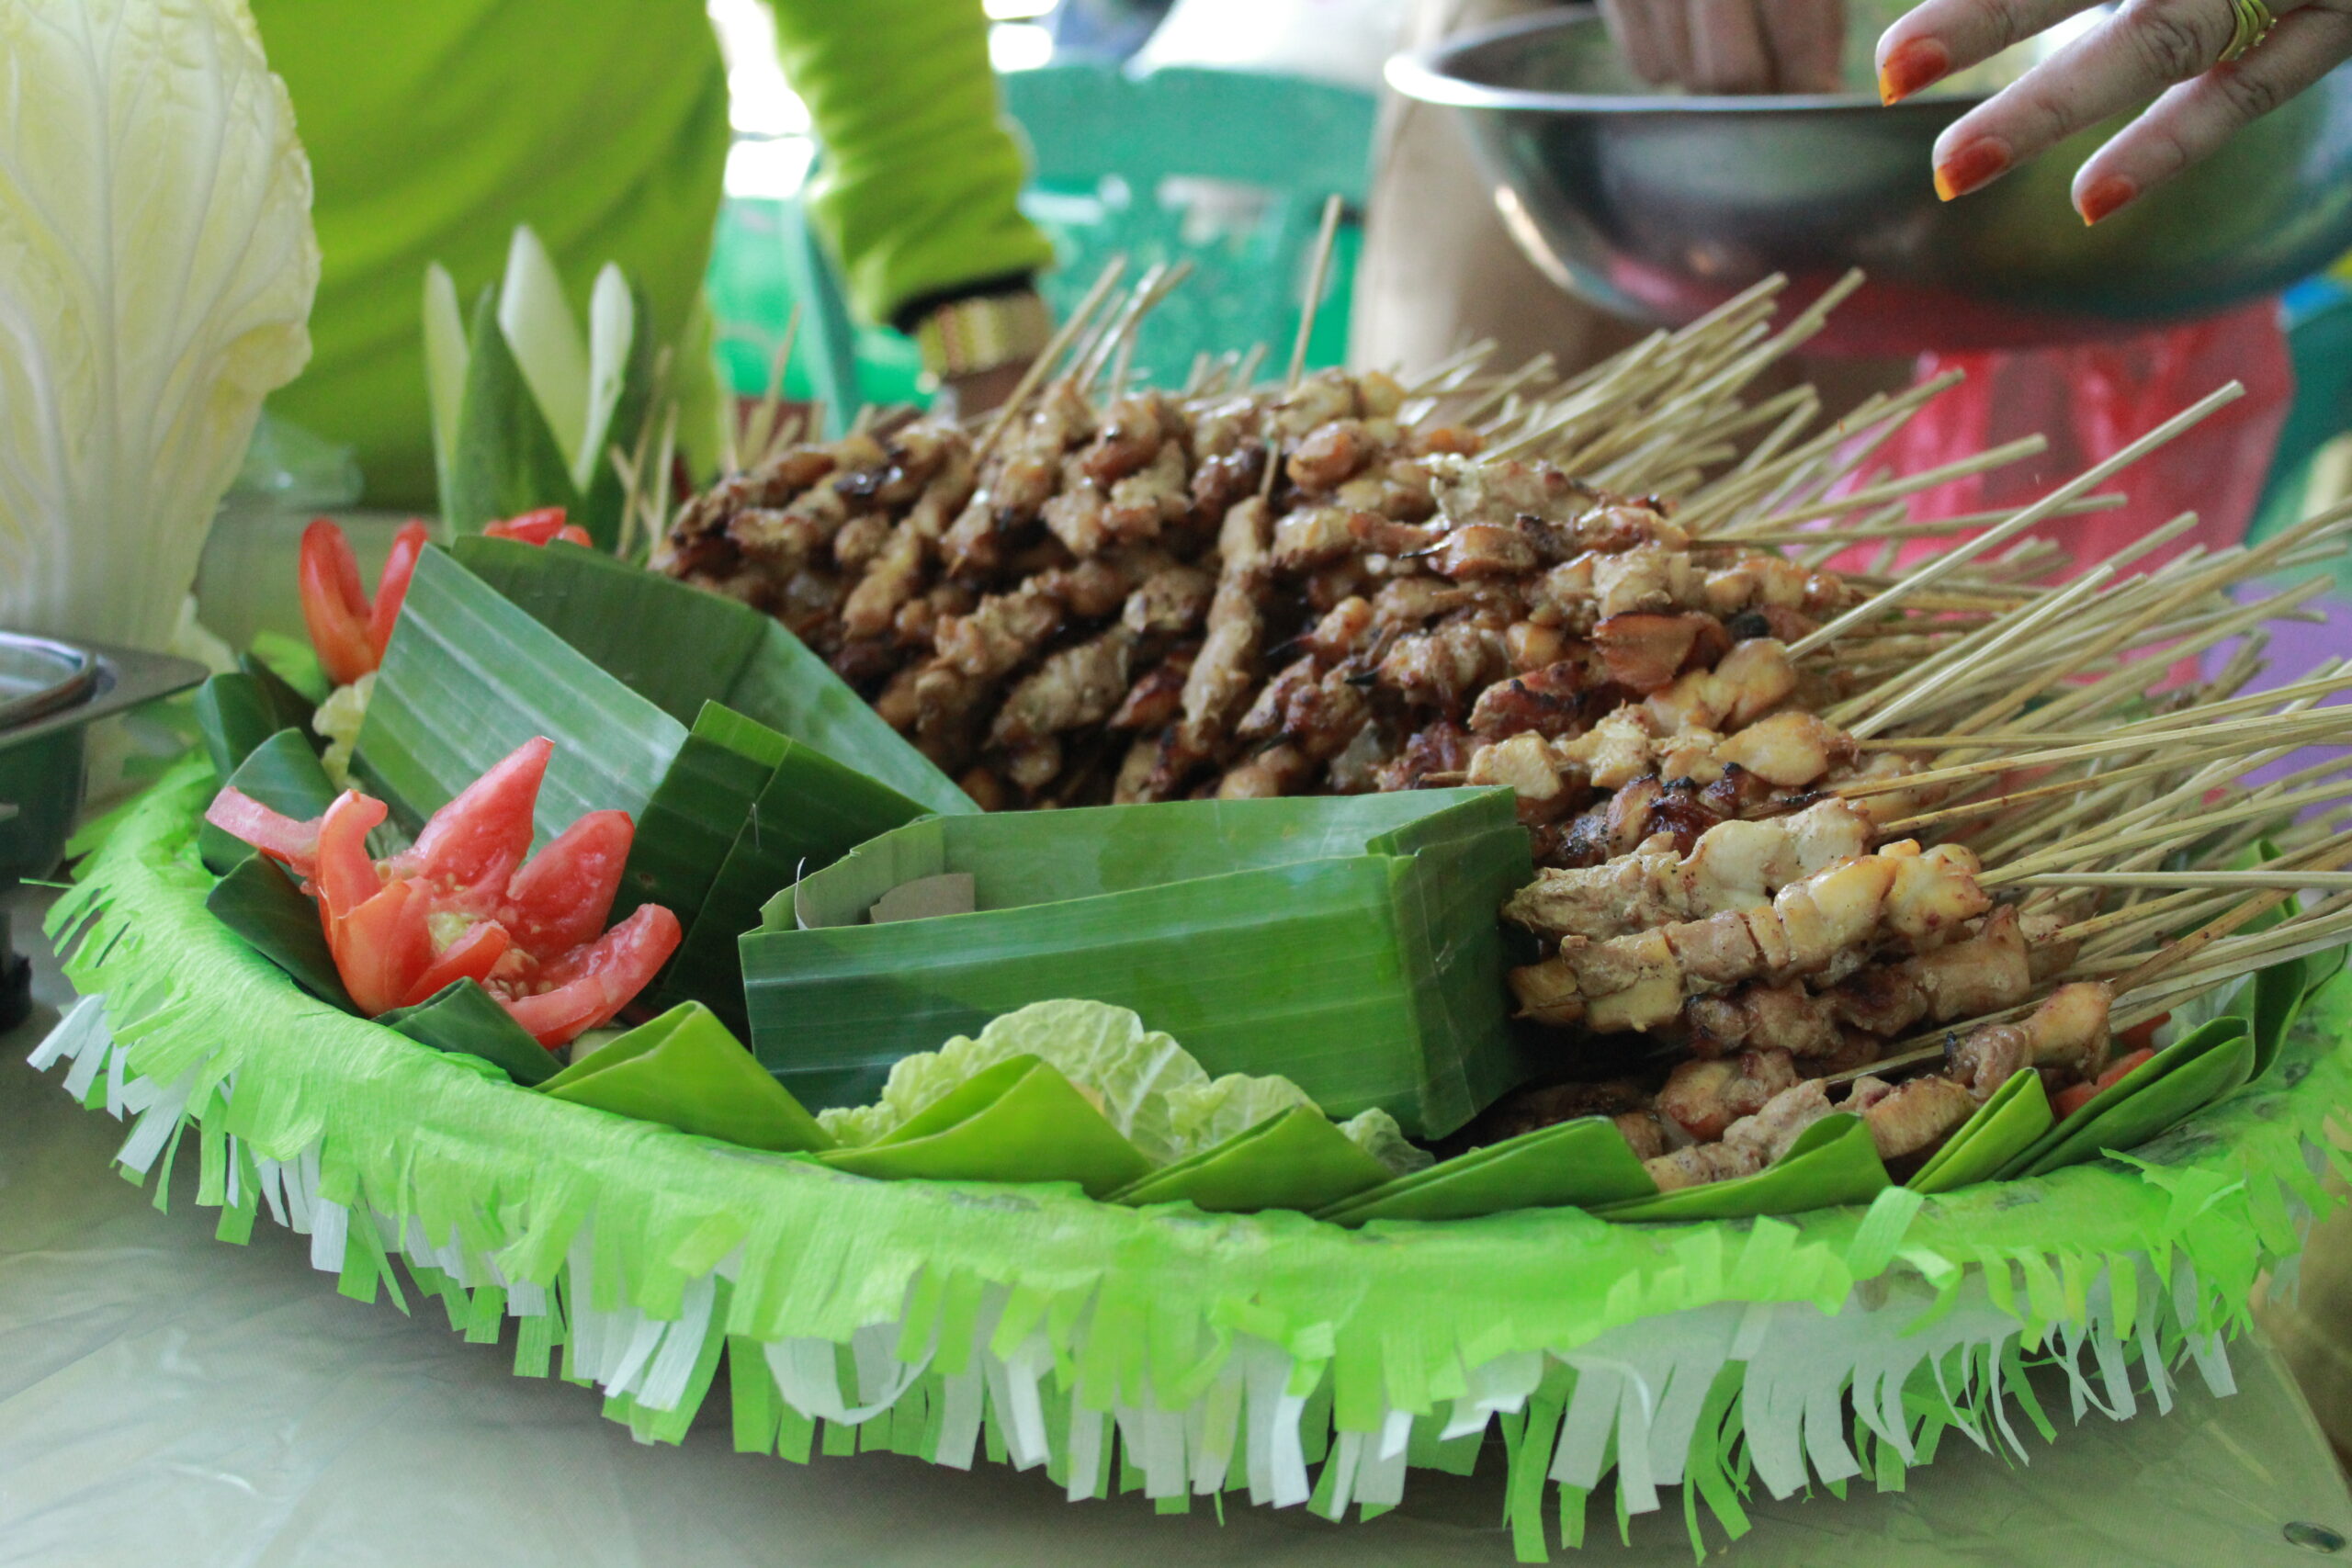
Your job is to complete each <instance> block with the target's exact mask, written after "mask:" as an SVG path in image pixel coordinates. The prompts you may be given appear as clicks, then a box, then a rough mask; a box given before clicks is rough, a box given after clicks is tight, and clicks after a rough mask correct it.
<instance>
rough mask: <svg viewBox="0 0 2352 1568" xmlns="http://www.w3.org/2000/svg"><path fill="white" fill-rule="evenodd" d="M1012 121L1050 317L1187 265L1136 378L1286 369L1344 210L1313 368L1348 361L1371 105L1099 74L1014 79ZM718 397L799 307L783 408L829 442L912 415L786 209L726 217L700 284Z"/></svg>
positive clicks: (1232, 85)
mask: <svg viewBox="0 0 2352 1568" xmlns="http://www.w3.org/2000/svg"><path fill="white" fill-rule="evenodd" d="M999 80H1000V81H1001V83H1002V85H1003V90H1004V98H1005V107H1006V109H1007V111H1008V113H1009V114H1010V115H1011V117H1012V119H1013V121H1014V122H1015V123H1016V124H1017V125H1018V126H1019V128H1020V129H1021V130H1022V132H1023V134H1024V135H1025V136H1026V138H1027V140H1028V141H1029V144H1030V147H1031V149H1032V156H1033V158H1034V160H1035V175H1034V177H1033V180H1032V183H1031V186H1030V187H1029V189H1028V190H1027V191H1026V192H1025V193H1024V194H1023V198H1022V205H1023V209H1024V210H1026V211H1027V212H1028V213H1029V214H1030V216H1031V218H1032V219H1033V220H1035V221H1036V222H1037V224H1038V225H1039V227H1041V228H1043V229H1044V230H1045V231H1046V233H1047V234H1048V235H1049V236H1050V237H1051V238H1052V239H1053V242H1054V248H1055V253H1056V257H1057V265H1056V266H1055V268H1054V270H1053V271H1052V272H1051V273H1049V274H1048V275H1047V276H1046V279H1045V282H1044V288H1045V293H1046V299H1048V300H1049V301H1050V302H1051V303H1052V305H1053V307H1054V310H1055V311H1056V313H1057V315H1063V314H1066V313H1067V312H1068V311H1069V310H1070V309H1071V308H1072V307H1074V306H1075V305H1076V304H1077V303H1078V301H1079V300H1080V299H1081V298H1083V297H1084V295H1085V293H1086V290H1087V289H1088V288H1091V286H1092V285H1093V282H1094V279H1095V277H1096V276H1097V275H1098V274H1099V273H1100V272H1101V271H1102V269H1103V266H1104V265H1106V264H1107V263H1108V262H1109V260H1110V258H1111V257H1112V256H1113V255H1114V254H1121V253H1124V254H1125V255H1126V256H1127V257H1128V263H1129V269H1128V273H1127V277H1128V279H1129V280H1130V281H1133V280H1134V279H1136V278H1138V277H1140V276H1142V275H1143V273H1144V272H1145V271H1146V270H1147V269H1148V268H1149V267H1151V266H1153V265H1159V264H1173V263H1175V262H1177V261H1179V260H1186V261H1190V262H1191V263H1192V264H1193V276H1192V277H1191V278H1190V280H1189V281H1187V282H1186V283H1185V284H1184V286H1183V287H1182V288H1179V289H1177V290H1176V291H1175V292H1174V294H1172V295H1171V296H1170V298H1169V299H1166V300H1165V301H1164V302H1162V303H1161V305H1160V306H1159V308H1158V309H1157V310H1154V311H1153V312H1152V313H1151V315H1150V316H1149V317H1148V318H1147V319H1146V320H1145V322H1144V324H1143V326H1142V328H1141V329H1140V330H1139V331H1138V333H1136V354H1135V360H1134V364H1135V368H1136V372H1137V373H1138V374H1145V373H1148V374H1149V375H1151V377H1152V378H1154V379H1156V380H1159V381H1161V382H1163V383H1165V382H1169V381H1178V380H1182V378H1183V377H1184V376H1185V374H1186V373H1187V372H1188V370H1189V369H1190V368H1191V366H1192V363H1193V357H1194V355H1198V354H1204V353H1205V354H1211V355H1216V354H1222V353H1225V352H1226V351H1227V350H1238V351H1247V350H1248V349H1249V348H1250V345H1252V344H1265V345H1266V351H1267V354H1268V355H1269V362H1270V363H1271V364H1272V365H1274V366H1277V367H1279V366H1281V365H1282V364H1283V363H1284V362H1285V361H1286V360H1287V357H1288V355H1289V353H1290V346H1291V342H1292V340H1293V338H1294V337H1295V335H1296V334H1297V331H1298V314H1299V308H1300V305H1301V304H1302V303H1303V301H1304V300H1305V299H1306V283H1307V273H1308V271H1309V267H1310V264H1311V259H1312V254H1313V251H1314V245H1315V236H1316V231H1317V227H1318V225H1319V224H1320V222H1321V220H1322V209H1323V204H1324V202H1325V200H1326V199H1327V198H1328V197H1330V196H1332V195H1334V194H1337V195H1338V196H1339V197H1341V199H1342V200H1343V201H1345V202H1346V203H1347V204H1348V208H1349V214H1348V216H1347V217H1346V218H1344V219H1343V220H1342V222H1341V225H1340V233H1339V238H1338V240H1337V242H1336V243H1335V245H1334V248H1333V254H1332V265H1331V268H1330V272H1329V276H1328V277H1327V278H1326V281H1325V285H1324V291H1323V302H1322V306H1321V309H1320V310H1318V311H1317V315H1316V319H1315V331H1314V334H1313V336H1312V338H1311V339H1310V340H1309V342H1308V345H1307V356H1306V357H1307V364H1308V365H1309V367H1319V366H1325V365H1336V364H1339V363H1340V361H1341V360H1342V359H1344V358H1345V357H1346V355H1347V334H1348V310H1349V300H1350V296H1351V280H1352V278H1353V276H1354V270H1355V258H1356V254H1357V252H1358V249H1359V247H1360V243H1361V238H1362V236H1361V230H1360V227H1359V219H1358V216H1357V215H1358V214H1360V212H1361V210H1362V208H1363V200H1364V196H1365V193H1366V190H1367V187H1368V186H1369V184H1370V179H1371V165H1372V141H1373V124H1374V118H1375V115H1376V106H1375V104H1374V99H1373V98H1372V96H1371V95H1369V94H1366V93H1360V92H1356V91H1353V90H1351V89H1349V88H1344V87H1334V86H1329V85H1324V84H1322V83H1319V82H1310V81H1306V80H1302V79H1300V78H1296V77H1290V76H1278V75H1272V74H1266V73H1247V72H1235V71H1207V70H1196V69H1193V68H1189V67H1170V68H1168V69H1165V70H1161V71H1157V72H1152V73H1148V74H1141V75H1128V74H1125V73H1122V72H1120V71H1119V70H1117V69H1116V68H1115V67H1112V66H1109V65H1104V64H1100V63H1092V62H1089V63H1081V64H1068V65H1049V66H1044V67H1041V68H1039V69H1037V70H1034V71H1018V72H1012V73H1007V74H1005V75H1003V76H1001V77H1000V78H999ZM705 288H706V291H707V296H708V299H709V300H710V306H711V311H712V315H713V317H714V318H715V320H716V322H717V325H718V339H719V342H718V348H719V356H720V361H721V364H722V366H723V367H724V371H725V376H726V380H727V382H728V384H729V387H730V388H731V389H733V390H734V391H735V392H737V393H738V394H740V395H742V396H746V397H752V396H757V395H758V394H760V393H761V392H763V391H764V390H765V389H766V387H767V381H768V376H769V367H770V362H771V361H772V359H773V357H774V355H775V348H776V345H777V344H778V343H780V342H781V341H782V339H783V334H784V329H785V323H786V321H787V320H788V319H789V318H790V315H791V310H792V304H793V301H795V300H798V301H800V302H801V307H802V308H801V321H800V336H799V340H798V342H797V344H796V345H795V347H794V349H793V354H792V361H791V364H790V365H789V366H788V367H787V368H786V377H785V390H786V395H787V396H790V397H793V398H799V399H809V398H813V399H815V400H818V401H820V402H821V403H823V404H824V406H825V408H826V411H827V421H828V423H829V424H830V425H831V427H832V428H833V429H834V430H835V431H838V430H839V429H840V428H841V425H842V421H843V420H844V419H845V418H846V417H847V415H848V414H849V413H850V412H854V411H855V409H856V408H857V407H858V405H859V404H861V403H865V402H876V403H888V402H913V401H920V400H922V392H921V389H920V382H919V376H920V365H919V361H918V360H917V358H916V355H915V351H914V345H913V344H910V343H909V342H908V341H907V340H906V339H905V338H904V337H901V336H900V335H899V334H898V333H893V332H890V331H889V330H888V329H887V328H879V327H862V326H859V325H858V324H856V323H855V322H854V321H852V320H851V317H850V314H849V310H848V307H847V306H846V304H845V303H844V302H843V299H842V288H841V285H840V281H839V275H838V273H837V272H836V270H835V268H834V266H833V264H832V261H831V257H830V256H828V255H827V254H826V253H825V251H824V248H823V246H822V245H821V244H820V243H819V241H818V239H817V237H816V234H815V233H814V231H812V230H811V229H810V228H809V223H808V221H807V218H806V215H805V212H804V211H803V209H802V208H801V205H800V203H799V201H798V200H797V197H796V198H786V199H784V200H781V201H779V200H775V199H772V198H760V199H752V198H742V197H733V198H729V200H728V201H727V202H726V204H725V205H724V206H723V207H722V208H721V209H720V212H719V221H718V237H717V240H716V242H715V243H714V244H713V247H712V254H711V263H710V269H709V271H708V273H707V276H706V279H705Z"/></svg>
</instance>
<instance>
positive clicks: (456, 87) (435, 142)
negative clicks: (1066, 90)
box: [254, 0, 1052, 508]
mask: <svg viewBox="0 0 2352 1568" xmlns="http://www.w3.org/2000/svg"><path fill="white" fill-rule="evenodd" d="M771 3H772V5H773V6H774V8H775V16H776V27H777V33H778V37H779V40H780V49H781V52H782V54H783V57H784V65H785V70H786V75H787V76H788V78H789V80H790V81H791V83H792V85H793V86H794V88H795V90H796V91H797V92H798V93H799V94H800V95H801V96H802V97H803V98H804V99H805V100H806V101H807V102H808V105H809V114H810V118H812V120H813V121H814V124H815V128H816V131H817V135H818V137H819V139H820V141H821V142H822V143H823V146H824V169H823V175H822V177H821V178H820V180H819V181H818V183H817V185H816V186H815V189H814V192H813V194H812V196H811V198H810V202H809V208H810V212H811V215H812V217H813V219H814V220H815V221H816V223H817V224H818V226H819V228H820V231H821V232H822V233H823V234H824V236H825V237H826V239H827V240H829V241H830V242H831V245H832V248H833V250H834V253H835V254H836V255H837V256H838V257H839V259H840V263H841V266H842V273H843V276H844V277H845V278H846V280H847V284H848V291H849V295H850V299H851V301H852V303H853V304H854V307H855V308H856V309H857V310H858V311H859V312H860V313H861V314H863V315H865V316H866V317H867V318H869V319H871V320H875V321H890V322H892V323H893V324H894V325H897V326H899V328H900V329H901V330H905V331H909V332H910V333H912V335H913V336H914V337H915V339H916V341H917V342H918V344H920V345H921V346H922V349H923V353H924V359H925V363H926V365H927V366H928V367H930V368H931V369H933V371H934V372H935V373H937V374H938V375H940V377H941V378H942V380H943V382H944V385H945V387H946V388H947V389H949V390H950V391H951V392H952V393H954V394H956V396H957V397H958V398H959V399H960V400H961V401H962V403H963V406H964V407H965V408H967V410H968V409H970V408H974V407H986V406H989V405H990V404H992V403H993V402H995V401H998V400H1001V399H1002V398H1003V396H1004V395H1005V394H1006V393H1007V392H1009V391H1010V389H1011V387H1012V382H1013V381H1014V380H1016V379H1017V378H1018V377H1019V373H1020V370H1021V368H1022V367H1023V366H1024V365H1025V364H1026V362H1027V361H1028V360H1029V359H1030V358H1032V357H1034V356H1035V354H1036V352H1037V351H1038V349H1039V348H1041V347H1042V346H1043V345H1044V344H1045V341H1046V336H1047V333H1048V329H1049V325H1050V323H1049V322H1048V321H1047V318H1046V308H1045V305H1044V302H1043V301H1042V300H1041V299H1039V298H1038V297H1037V295H1036V293H1035V289H1034V288H1033V287H1032V279H1033V277H1034V276H1035V273H1036V272H1037V271H1038V269H1040V268H1041V267H1043V266H1044V265H1046V264H1047V263H1048V262H1049V261H1050V260H1051V259H1052V250H1051V247H1050V246H1049V244H1048V243H1047V242H1046V239H1045V237H1044V236H1043V235H1041V234H1040V233H1039V232H1038V231H1036V230H1035V228H1034V227H1032V226H1031V225H1030V224H1029V222H1028V221H1027V220H1025V219H1023V217H1022V216H1021V214H1020V211H1019V209H1017V208H1016V206H1015V205H1014V203H1015V198H1016V197H1017V196H1018V195H1019V192H1020V188H1021V185H1022V182H1023V175H1024V169H1023V160H1022V155H1021V152H1020V150H1019V148H1018V147H1017V146H1016V145H1015V144H1014V142H1013V141H1012V136H1011V135H1010V133H1009V132H1008V131H1007V130H1006V129H1005V127H1004V125H1003V124H1002V122H1001V119H1000V118H999V107H998V101H997V93H996V83H995V79H994V77H993V75H992V74H991V73H990V71H989V54H988V18H987V17H986V15H985V13H984V12H983V11H982V9H981V7H980V3H979V0H857V3H856V4H854V5H852V4H847V3H845V0H771ZM254 17H255V20H256V21H257V22H258V24H259V25H260V28H261V34H262V39H263V43H264V46H265V48H266V50H267V51H268V55H269V60H270V64H271V65H272V67H273V68H274V69H275V70H276V71H277V73H278V74H279V75H280V76H281V77H283V78H284V79H285V82H286V85H287V88H288V93H289V94H290V95H291V96H292V98H293V101H294V109H295V117H296V121H297V123H298V125H299V126H300V131H301V136H302V141H303V145H304V146H305V148H306V149H307V150H308V152H309V153H310V158H311V175H312V178H313V181H314V182H315V185H316V188H317V195H316V202H315V207H314V214H313V215H314V218H315V220H316V223H317V228H318V236H319V246H320V250H321V252H322V272H321V276H320V279H319V291H318V299H317V303H316V305H315V306H314V308H313V310H312V313H311V343H312V344H313V349H312V354H311V363H310V366H309V367H308V368H307V369H306V370H305V371H304V372H303V374H302V376H301V377H300V379H298V380H296V381H295V382H294V383H293V384H292V385H291V386H289V387H288V388H287V389H285V390H284V391H282V392H280V393H279V394H277V397H275V398H274V399H273V400H272V401H271V407H272V410H273V412H275V413H277V415H279V416H280V417H282V418H285V419H287V420H288V421H291V422H292V423H296V424H299V425H301V426H304V427H306V428H309V429H311V430H315V431H317V432H318V433H320V434H322V435H326V436H328V437H330V438H332V439H334V440H336V441H341V442H347V443H350V444H351V445H352V446H354V447H355V448H356V452H357V456H358V458H359V463H360V467H361V469H362V471H363V472H364V473H365V475H366V476H367V479H368V502H369V503H370V504H372V505H377V506H385V507H395V508H399V507H429V506H431V505H432V504H433V502H434V484H433V448H432V438H431V434H430V430H429V423H428V419H427V414H426V408H425V389H424V350H423V344H422V341H421V335H420V332H419V327H418V321H419V310H420V299H421V297H422V290H423V280H424V269H425V267H426V265H428V264H429V263H432V262H435V261H438V262H441V263H442V264H444V265H447V267H448V268H449V270H450V272H451V273H452V274H453V275H454V276H456V277H457V278H458V280H459V286H460V288H463V289H466V290H468V291H469V292H470V290H472V289H475V288H481V286H482V285H484V284H486V283H489V282H492V281H493V280H495V279H496V278H497V277H498V276H500V275H501V273H502V271H503V267H504V265H505V255H506V248H507V244H508V240H509V237H510V235H511V233H512V231H513V230H514V227H515V225H516V224H518V223H528V224H529V225H531V227H532V228H533V229H535V230H537V232H538V234H539V237H540V238H541V239H542V240H544V241H545V242H546V243H547V245H548V250H549V251H550V252H551V253H552V254H553V255H554V257H555V261H556V265H557V267H558V269H559V270H560V272H561V274H562V276H564V278H565V280H566V281H567V283H568V284H570V285H571V286H573V287H575V288H582V289H584V288H585V287H586V285H587V281H588V279H589V278H590V277H591V276H593V274H594V270H595V268H596V267H597V266H598V265H601V264H602V263H604V262H605V261H607V260H611V261H616V262H618V263H619V264H620V265H621V268H622V270H623V271H624V272H626V273H627V274H628V276H629V277H630V279H631V280H632V281H633V282H635V283H636V284H637V285H638V286H639V288H642V289H643V290H644V292H645V297H646V299H647V301H648V303H649V305H650V311H651V317H652V322H651V325H652V330H653V332H654V333H655V336H656V341H657V342H661V343H670V342H673V341H674V340H675V339H676V337H677V335H678V333H679V331H680V329H681V327H682V326H683V325H684V322H685V321H686V320H687V318H688V315H689V313H690V311H691V310H692V308H693V305H694V303H695V299H696V297H697V295H698V294H699V292H700V290H701V288H702V280H703V274H704V271H705V268H706V266H707V264H708V261H709V255H710V246H711V240H712V235H713V231H714V229H715V227H716V221H717V217H718V202H719V197H720V186H721V178H722V175H723V174H724V170H725V166H726V161H727V149H728V143H729V127H728V114H727V78H726V72H725V69H724V66H723V65H722V63H721V62H720V59H719V53H718V39H717V36H716V35H715V34H714V33H713V31H712V29H711V26H710V21H709V18H708V17H707V16H706V14H705V12H704V9H703V6H702V3H701V0H401V3H400V4H398V5H385V4H381V3H380V0H254ZM468 304H469V305H470V299H469V300H468Z"/></svg>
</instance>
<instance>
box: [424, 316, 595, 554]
mask: <svg viewBox="0 0 2352 1568" xmlns="http://www.w3.org/2000/svg"><path fill="white" fill-rule="evenodd" d="M466 335H467V346H468V349H469V354H468V357H467V364H466V386H465V391H464V393H463V395H462V397H461V398H460V400H459V402H458V429H457V440H456V450H455V451H453V452H452V453H451V454H450V455H449V461H448V464H447V470H446V472H447V480H446V482H445V483H444V484H443V486H442V491H443V493H442V496H441V514H442V517H443V518H444V519H445V521H446V522H447V525H448V526H449V527H451V528H454V529H456V530H457V531H458V533H460V534H472V533H478V532H479V531H480V530H481V526H482V525H483V524H485V523H489V522H492V521H494V520H496V519H498V518H501V517H512V516H514V515H515V513H518V512H528V511H530V510H531V509H532V508H533V507H537V506H561V507H564V508H565V509H567V510H569V511H575V512H576V511H579V510H580V505H581V497H580V494H579V492H578V491H575V490H574V489H573V488H572V484H571V464H570V462H569V461H567V460H566V458H565V457H564V454H563V449H562V448H561V447H560V446H557V444H556V439H555V434H554V432H552V431H550V430H549V429H548V421H547V416H546V415H545V414H543V413H541V412H539V402H538V400H537V398H535V397H533V396H532V395H531V389H530V387H529V385H528V384H527V383H526V381H525V380H524V379H523V367H521V366H520V365H517V364H516V363H515V351H514V350H513V349H512V348H510V347H508V346H507V343H506V334H505V333H503V332H501V331H500V330H499V326H498V291H497V290H496V289H494V288H484V289H483V290H482V291H481V297H480V298H479V299H476V300H475V301H474V310H473V321H472V324H471V326H470V327H469V330H468V332H467V334H466Z"/></svg>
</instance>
